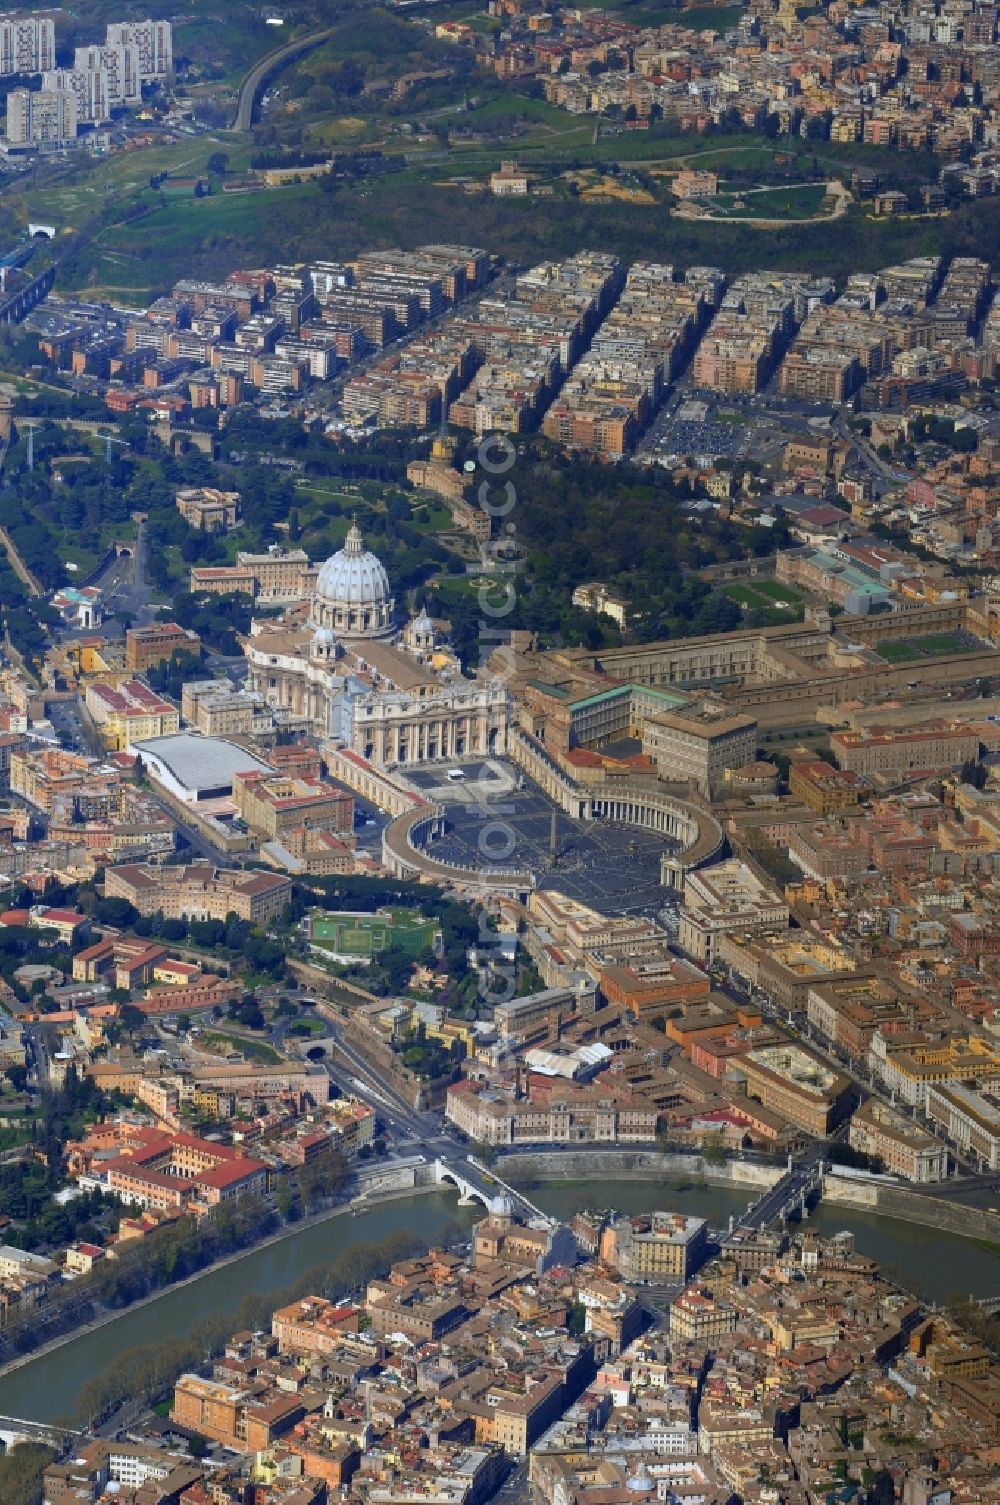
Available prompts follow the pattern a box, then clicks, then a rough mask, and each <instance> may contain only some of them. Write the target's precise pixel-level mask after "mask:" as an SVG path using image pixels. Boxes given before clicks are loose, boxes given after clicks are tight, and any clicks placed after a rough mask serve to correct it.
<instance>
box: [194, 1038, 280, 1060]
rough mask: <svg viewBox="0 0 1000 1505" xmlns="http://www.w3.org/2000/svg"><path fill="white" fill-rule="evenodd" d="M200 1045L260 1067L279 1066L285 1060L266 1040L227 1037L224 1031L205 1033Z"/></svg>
mask: <svg viewBox="0 0 1000 1505" xmlns="http://www.w3.org/2000/svg"><path fill="white" fill-rule="evenodd" d="M199 1044H201V1045H204V1046H206V1047H207V1048H208V1049H209V1050H218V1051H220V1052H224V1053H225V1054H226V1055H234V1054H239V1055H242V1056H246V1058H247V1060H248V1061H256V1062H257V1063H258V1065H260V1066H277V1065H278V1064H279V1063H280V1062H281V1061H282V1059H283V1057H282V1056H280V1055H279V1054H278V1052H277V1051H276V1050H275V1049H274V1047H273V1045H268V1044H267V1042H266V1041H265V1040H246V1039H244V1038H243V1036H242V1035H227V1034H226V1033H224V1031H222V1030H219V1031H218V1032H217V1033H216V1032H215V1031H211V1032H210V1031H203V1032H202V1035H201V1038H200V1040H199Z"/></svg>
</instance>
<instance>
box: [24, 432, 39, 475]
mask: <svg viewBox="0 0 1000 1505" xmlns="http://www.w3.org/2000/svg"><path fill="white" fill-rule="evenodd" d="M24 426H25V428H26V429H27V430H28V469H29V470H34V468H35V429H36V428H37V427H38V424H37V423H26V424H25V425H24Z"/></svg>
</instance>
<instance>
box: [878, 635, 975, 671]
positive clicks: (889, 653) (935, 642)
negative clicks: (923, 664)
mask: <svg viewBox="0 0 1000 1505" xmlns="http://www.w3.org/2000/svg"><path fill="white" fill-rule="evenodd" d="M964 649H965V645H964V643H963V642H962V640H961V639H960V638H958V637H955V636H954V635H953V634H952V633H949V632H942V633H937V634H934V635H932V636H930V637H926V638H904V639H902V640H901V641H900V640H897V641H895V642H889V643H876V645H875V652H876V653H877V654H878V656H879V658H884V659H885V661H886V662H887V663H889V664H908V663H912V662H914V661H915V660H916V659H921V658H942V657H945V656H946V655H947V654H949V653H962V652H964Z"/></svg>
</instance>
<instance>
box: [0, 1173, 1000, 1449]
mask: <svg viewBox="0 0 1000 1505" xmlns="http://www.w3.org/2000/svg"><path fill="white" fill-rule="evenodd" d="M531 1196H532V1198H533V1200H534V1201H535V1202H537V1203H538V1205H539V1206H540V1207H542V1208H544V1209H545V1211H547V1212H551V1213H553V1214H555V1215H556V1216H559V1217H562V1218H569V1217H571V1216H572V1215H573V1213H574V1212H577V1211H579V1210H580V1209H581V1208H583V1207H617V1208H620V1209H621V1210H622V1211H623V1212H645V1211H648V1210H649V1209H651V1208H654V1207H661V1208H677V1209H678V1210H683V1211H684V1212H686V1213H689V1214H692V1215H694V1216H698V1217H706V1218H708V1219H709V1221H710V1222H711V1223H712V1225H713V1226H714V1227H722V1228H724V1227H725V1226H726V1224H727V1223H728V1220H729V1216H730V1214H734V1215H735V1216H737V1217H738V1216H739V1215H740V1214H741V1213H742V1212H743V1211H744V1209H745V1208H746V1197H747V1194H746V1192H745V1190H744V1191H734V1190H732V1189H730V1188H727V1187H717V1186H708V1187H692V1188H689V1189H688V1190H685V1191H677V1190H675V1189H673V1188H671V1187H670V1186H669V1185H666V1186H665V1185H663V1184H662V1183H659V1182H654V1181H626V1182H614V1183H612V1182H606V1181H592V1182H569V1181H560V1182H551V1183H547V1184H546V1183H543V1184H542V1185H541V1186H539V1187H537V1188H536V1189H533V1190H532V1192H531ZM481 1216H482V1213H481V1211H480V1210H479V1209H478V1208H458V1207H457V1206H456V1203H455V1199H454V1195H453V1194H452V1193H450V1192H446V1191H442V1192H438V1193H434V1194H428V1195H423V1196H416V1197H404V1198H400V1199H398V1200H395V1201H391V1202H386V1203H384V1204H382V1205H381V1206H375V1207H373V1208H371V1209H370V1210H369V1211H367V1212H365V1213H363V1214H360V1215H359V1216H357V1217H354V1218H351V1217H335V1218H331V1219H329V1220H327V1221H326V1222H323V1223H315V1224H312V1225H311V1226H310V1227H308V1228H302V1229H300V1230H298V1231H296V1232H293V1233H290V1234H289V1235H288V1237H287V1238H284V1239H281V1240H280V1241H278V1242H277V1243H274V1244H269V1245H266V1246H265V1247H263V1248H261V1249H257V1250H255V1251H253V1252H251V1253H250V1254H247V1255H245V1256H244V1257H243V1258H242V1259H239V1260H237V1261H235V1262H234V1263H232V1264H230V1265H228V1266H225V1267H223V1268H222V1269H219V1270H215V1271H209V1272H208V1273H207V1274H205V1275H202V1276H200V1277H199V1278H198V1279H197V1280H194V1281H192V1282H191V1283H190V1284H189V1285H186V1286H183V1287H179V1288H178V1289H176V1290H168V1291H167V1292H165V1293H164V1294H163V1295H162V1296H160V1297H158V1298H157V1299H156V1300H154V1301H152V1302H149V1303H148V1304H147V1305H145V1306H143V1307H139V1308H137V1309H135V1310H134V1311H131V1312H125V1313H124V1314H123V1315H122V1316H121V1317H118V1318H116V1319H115V1320H114V1321H112V1322H109V1323H107V1324H106V1325H105V1326H103V1327H98V1328H95V1329H94V1330H93V1331H91V1332H85V1333H81V1334H80V1336H79V1337H76V1338H72V1339H70V1340H69V1341H68V1342H66V1343H64V1344H62V1345H61V1346H60V1347H59V1348H55V1349H53V1350H51V1352H49V1353H45V1354H41V1355H40V1356H39V1357H38V1358H37V1359H33V1360H31V1361H30V1362H29V1363H27V1364H24V1365H22V1366H21V1367H20V1368H19V1369H15V1370H11V1371H10V1372H9V1373H7V1374H3V1375H0V1415H6V1416H21V1417H25V1418H28V1419H30V1420H33V1421H51V1420H53V1418H55V1417H57V1416H68V1415H72V1414H73V1413H74V1412H75V1409H76V1397H77V1395H78V1393H79V1391H80V1387H81V1386H82V1385H83V1383H84V1382H85V1381H86V1380H87V1379H89V1378H90V1377H91V1376H92V1375H94V1374H98V1373H100V1372H101V1371H102V1370H104V1369H107V1368H108V1367H109V1366H110V1365H111V1364H113V1363H114V1362H115V1360H116V1359H117V1358H118V1357H119V1356H120V1355H121V1354H122V1353H123V1352H125V1351H126V1350H127V1349H130V1348H135V1347H138V1346H139V1345H141V1344H144V1343H157V1342H160V1341H162V1340H163V1339H165V1338H168V1337H177V1336H179V1335H182V1334H183V1333H185V1332H186V1331H188V1329H189V1328H191V1327H192V1326H193V1325H194V1323H195V1322H197V1321H198V1320H199V1318H201V1317H204V1316H206V1315H209V1314H213V1313H217V1312H221V1313H223V1314H226V1313H231V1314H233V1315H235V1313H236V1311H237V1309H238V1308H239V1305H240V1303H241V1302H242V1301H243V1299H244V1297H245V1296H247V1295H250V1294H266V1293H267V1292H268V1291H278V1290H281V1289H282V1288H284V1287H286V1286H289V1285H291V1284H292V1282H293V1281H294V1280H296V1279H297V1278H298V1277H299V1276H301V1275H302V1274H303V1273H304V1272H305V1271H307V1270H309V1269H311V1268H313V1267H314V1266H316V1265H320V1264H323V1263H324V1262H326V1261H328V1260H330V1259H332V1258H333V1257H334V1256H336V1255H337V1254H339V1253H341V1252H342V1251H343V1250H345V1249H348V1248H350V1247H351V1246H352V1245H354V1244H359V1243H377V1242H378V1241H379V1240H380V1239H383V1238H385V1237H386V1236H387V1235H388V1234H390V1233H395V1232H399V1231H403V1232H412V1233H417V1234H419V1235H420V1236H421V1237H423V1238H425V1239H427V1241H428V1242H429V1243H433V1241H434V1239H435V1238H436V1237H437V1236H439V1235H440V1234H441V1232H442V1231H443V1230H444V1229H445V1228H447V1227H449V1226H450V1227H454V1224H455V1222H456V1221H464V1222H468V1223H469V1224H470V1225H471V1223H472V1222H473V1221H474V1220H475V1219H476V1218H478V1217H481ZM810 1222H811V1224H812V1225H813V1226H815V1227H816V1228H818V1229H820V1230H822V1231H823V1232H825V1233H834V1232H836V1231H837V1230H838V1229H842V1228H847V1229H850V1230H851V1231H852V1232H853V1233H854V1235H855V1237H856V1240H857V1245H858V1248H859V1249H860V1250H862V1252H863V1253H865V1254H869V1255H871V1256H872V1257H873V1258H874V1259H877V1260H878V1261H879V1262H880V1263H881V1264H882V1265H883V1266H884V1267H885V1268H886V1269H887V1271H888V1273H889V1274H890V1275H891V1276H892V1277H893V1278H894V1279H897V1280H898V1281H899V1282H900V1283H901V1284H903V1285H906V1286H907V1287H909V1288H910V1289H911V1290H913V1291H915V1292H917V1293H918V1294H919V1295H922V1296H925V1297H927V1298H928V1299H930V1300H934V1301H943V1300H945V1299H947V1298H948V1297H950V1296H953V1295H955V1294H958V1293H961V1294H963V1295H968V1294H970V1293H971V1294H973V1295H977V1296H984V1295H996V1292H997V1290H998V1289H1000V1251H998V1250H996V1249H995V1248H993V1249H991V1248H986V1247H982V1246H980V1245H978V1244H977V1243H975V1242H974V1241H973V1240H970V1239H960V1238H952V1237H950V1236H949V1235H947V1234H943V1233H937V1232H935V1231H932V1230H930V1229H925V1228H918V1227H915V1226H913V1225H912V1224H910V1223H900V1222H896V1221H894V1220H892V1219H888V1218H880V1217H875V1216H873V1215H871V1214H868V1213H859V1212H852V1211H848V1210H847V1209H841V1208H837V1207H823V1206H820V1208H819V1209H818V1210H817V1211H816V1212H815V1213H814V1214H813V1215H812V1218H811V1220H810Z"/></svg>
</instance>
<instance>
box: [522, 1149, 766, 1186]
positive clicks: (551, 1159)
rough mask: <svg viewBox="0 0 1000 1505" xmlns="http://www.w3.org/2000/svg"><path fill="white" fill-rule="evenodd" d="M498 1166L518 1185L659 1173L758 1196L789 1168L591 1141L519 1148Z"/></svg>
mask: <svg viewBox="0 0 1000 1505" xmlns="http://www.w3.org/2000/svg"><path fill="white" fill-rule="evenodd" d="M496 1169H497V1174H498V1175H500V1176H502V1177H503V1178H504V1180H510V1181H511V1182H512V1184H513V1185H516V1184H517V1181H516V1178H517V1177H518V1176H525V1177H537V1178H538V1180H540V1181H593V1180H597V1179H598V1178H600V1177H601V1176H608V1177H612V1176H613V1177H615V1178H617V1179H618V1180H633V1181H650V1180H653V1179H654V1178H655V1177H657V1176H663V1177H665V1178H668V1179H669V1178H675V1179H676V1178H680V1177H683V1178H685V1179H688V1180H690V1179H692V1178H694V1177H697V1178H698V1179H699V1180H703V1181H708V1182H711V1183H712V1185H714V1186H733V1187H741V1186H745V1187H747V1188H749V1189H750V1190H751V1191H753V1192H754V1193H755V1194H757V1193H759V1192H762V1191H764V1190H766V1189H767V1188H768V1187H771V1186H774V1184H775V1182H777V1181H780V1180H781V1177H782V1176H783V1175H784V1169H785V1168H784V1166H775V1165H760V1164H758V1163H756V1162H754V1161H750V1160H727V1161H725V1162H724V1163H723V1164H721V1165H709V1164H707V1163H706V1162H705V1161H704V1160H702V1158H701V1156H700V1155H670V1154H663V1153H662V1152H661V1151H659V1150H641V1149H634V1150H633V1149H611V1148H608V1147H605V1146H601V1147H598V1146H597V1145H591V1146H589V1147H587V1148H585V1149H581V1150H579V1151H573V1150H569V1151H561V1150H556V1151H552V1152H546V1151H545V1150H537V1151H533V1152H532V1153H530V1154H527V1153H521V1152H518V1151H516V1150H515V1151H514V1152H513V1153H508V1154H501V1155H500V1156H499V1157H498V1159H497V1165H496ZM755 1199H756V1196H755Z"/></svg>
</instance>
